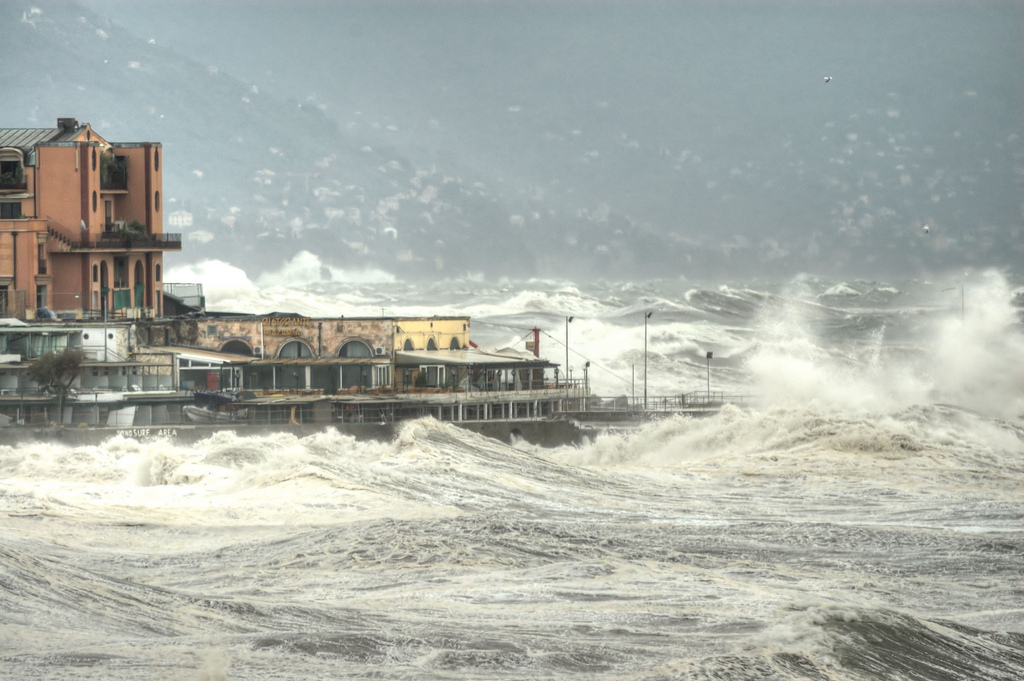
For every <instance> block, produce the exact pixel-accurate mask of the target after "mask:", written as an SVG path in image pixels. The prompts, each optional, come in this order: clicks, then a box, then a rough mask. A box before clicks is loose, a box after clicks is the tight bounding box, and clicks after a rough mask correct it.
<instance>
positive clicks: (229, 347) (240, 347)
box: [220, 340, 252, 357]
mask: <svg viewBox="0 0 1024 681" xmlns="http://www.w3.org/2000/svg"><path fill="white" fill-rule="evenodd" d="M220 351H221V352H230V353H231V354H233V355H245V356H246V357H252V348H250V347H249V344H248V343H246V342H245V341H240V340H230V341H228V342H227V343H225V344H224V345H222V346H221V348H220Z"/></svg>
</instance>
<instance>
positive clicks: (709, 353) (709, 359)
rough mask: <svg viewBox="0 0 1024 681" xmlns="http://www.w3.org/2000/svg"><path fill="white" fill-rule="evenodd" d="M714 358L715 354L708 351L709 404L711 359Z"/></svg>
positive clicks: (709, 399)
mask: <svg viewBox="0 0 1024 681" xmlns="http://www.w3.org/2000/svg"><path fill="white" fill-rule="evenodd" d="M714 356H715V353H713V352H711V351H710V350H709V351H708V403H709V404H710V402H711V358H712V357H714Z"/></svg>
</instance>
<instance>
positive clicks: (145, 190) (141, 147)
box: [0, 118, 181, 319]
mask: <svg viewBox="0 0 1024 681" xmlns="http://www.w3.org/2000/svg"><path fill="white" fill-rule="evenodd" d="M161 151H162V148H161V145H160V144H159V143H157V142H138V143H111V142H108V141H107V140H106V139H104V138H103V137H102V136H100V135H99V134H97V133H96V131H94V130H93V129H92V127H91V126H90V125H89V124H88V123H83V124H79V122H78V121H77V120H75V119H73V118H59V119H57V127H55V128H0V316H4V317H17V318H21V319H26V318H33V317H35V316H36V313H37V312H39V313H41V314H43V315H46V316H49V315H48V313H49V312H55V313H56V316H60V317H65V318H82V317H86V318H110V317H113V318H144V317H152V316H160V315H161V314H162V309H163V301H162V295H161V282H162V279H163V253H164V252H165V251H169V250H170V251H177V250H180V249H181V235H180V234H165V233H164V231H163V197H162V195H161V194H162V188H163V187H162V177H163V174H162V170H161V164H162V159H161Z"/></svg>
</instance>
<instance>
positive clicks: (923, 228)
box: [921, 225, 931, 234]
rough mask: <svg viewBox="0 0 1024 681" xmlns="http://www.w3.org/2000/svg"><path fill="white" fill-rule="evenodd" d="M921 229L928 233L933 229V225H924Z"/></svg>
mask: <svg viewBox="0 0 1024 681" xmlns="http://www.w3.org/2000/svg"><path fill="white" fill-rule="evenodd" d="M921 231H922V232H924V233H925V234H927V233H928V232H930V231H931V227H929V226H928V225H925V226H924V227H922V228H921Z"/></svg>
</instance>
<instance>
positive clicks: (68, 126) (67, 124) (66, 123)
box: [57, 118, 78, 132]
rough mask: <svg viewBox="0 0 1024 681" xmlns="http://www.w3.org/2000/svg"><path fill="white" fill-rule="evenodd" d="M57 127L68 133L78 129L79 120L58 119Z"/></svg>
mask: <svg viewBox="0 0 1024 681" xmlns="http://www.w3.org/2000/svg"><path fill="white" fill-rule="evenodd" d="M57 127H58V128H60V129H61V130H63V131H64V132H68V131H70V130H74V129H75V128H77V127H78V120H77V119H75V118H58V119H57Z"/></svg>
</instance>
